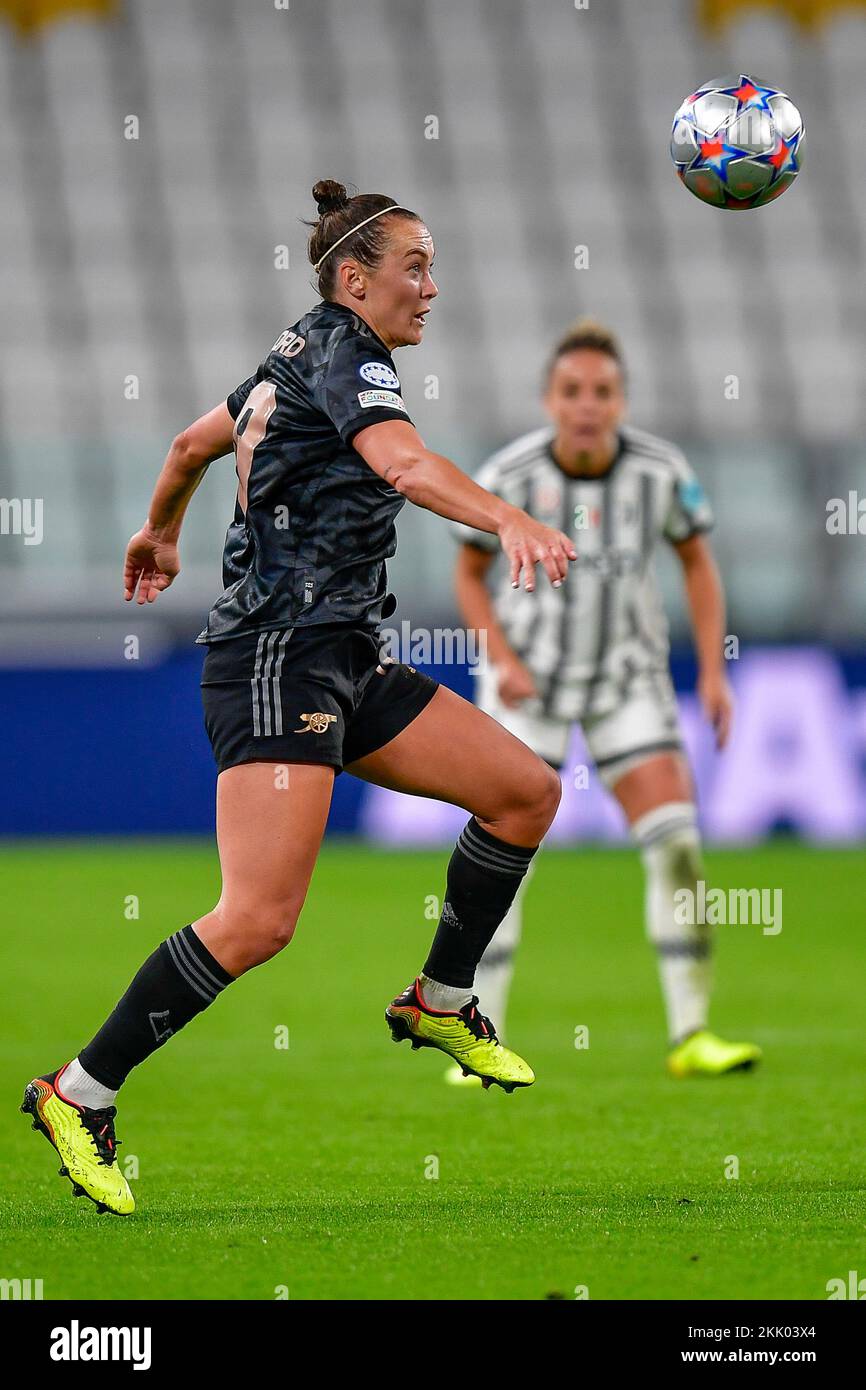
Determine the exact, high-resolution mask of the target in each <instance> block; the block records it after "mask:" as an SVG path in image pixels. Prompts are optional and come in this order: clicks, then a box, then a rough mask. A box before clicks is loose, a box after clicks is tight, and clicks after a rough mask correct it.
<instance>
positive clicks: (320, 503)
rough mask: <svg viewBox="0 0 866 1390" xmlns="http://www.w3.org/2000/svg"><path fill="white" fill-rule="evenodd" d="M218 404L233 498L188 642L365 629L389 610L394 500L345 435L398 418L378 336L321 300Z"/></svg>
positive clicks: (392, 379)
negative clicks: (231, 464)
mask: <svg viewBox="0 0 866 1390" xmlns="http://www.w3.org/2000/svg"><path fill="white" fill-rule="evenodd" d="M226 404H227V406H228V409H229V413H230V414H231V416H232V418H233V419H234V420H235V432H234V433H235V456H236V466H237V474H238V496H237V503H236V505H235V514H234V520H233V521H232V523H231V525H230V526H229V528H228V531H227V533H226V541H225V550H224V553H223V583H224V584H225V592H224V593H223V595H222V597H221V598H219V599H218V600H217V602H216V603H215V604H214V607H213V608H212V610H211V612H210V615H209V617H208V622H207V627H206V628H205V630H204V632H202V633H200V634H199V636H198V638H197V641H199V642H219V641H224V640H225V639H227V638H230V637H236V636H239V635H240V634H242V633H249V632H264V631H267V630H269V629H273V628H284V627H302V626H303V627H306V626H310V625H312V624H317V623H353V624H357V625H360V626H364V627H370V628H373V627H375V626H376V625H377V624H378V622H379V621H380V620H381V618H382V617H387V616H388V612H389V607H387V606H386V608H385V611H384V612H383V603H384V601H385V598H386V595H387V576H386V567H385V562H386V560H387V559H388V558H389V557H390V556H391V555H393V554H394V552H395V550H396V548H397V534H396V530H395V528H394V521H395V518H396V516H397V513H398V512H399V511H400V508H401V507H402V506H403V503H404V501H405V498H404V497H402V496H401V495H400V493H399V492H397V491H396V490H395V489H394V488H393V487H391V485H390V483H386V482H385V481H384V479H383V478H380V477H379V476H378V474H376V473H374V472H373V470H372V468H370V467H369V465H368V464H366V463H365V462H364V460H363V459H362V457H361V455H360V454H359V453H357V451H356V450H355V449H353V448H352V440H353V438H354V436H355V435H356V434H357V432H358V431H359V430H361V429H364V428H365V426H367V425H374V424H377V423H378V422H379V421H382V420H408V419H409V415H408V413H407V410H406V407H405V405H404V404H403V400H402V398H401V396H400V381H399V379H398V377H397V373H396V372H395V370H394V363H393V362H392V360H391V354H390V353H389V351H388V349H387V348H386V347H385V345H384V343H383V342H382V341H381V339H380V338H378V337H377V336H376V334H375V333H374V332H373V330H372V329H371V328H370V327H369V325H368V324H366V323H365V322H364V320H363V319H361V318H359V317H358V315H357V314H355V313H353V312H352V310H351V309H348V308H346V307H345V306H344V305H342V304H331V303H328V302H327V301H324V300H322V301H320V303H318V304H317V305H316V306H315V307H314V308H313V309H311V310H310V312H309V313H308V314H305V315H304V317H303V318H302V319H299V320H298V322H297V323H296V324H294V325H293V326H292V327H291V328H288V329H286V331H285V332H284V333H283V334H281V336H280V337H279V338H278V339H277V341H276V343H274V346H273V347H272V348H271V351H270V352H269V353H268V355H267V357H266V358H265V360H264V361H263V362H262V364H261V366H260V367H259V369H258V371H257V372H256V373H255V375H254V376H251V377H250V378H249V379H248V380H247V381H245V382H244V383H243V385H241V386H239V387H238V388H237V390H236V391H233V392H232V394H231V395H230V396H229V398H228V401H227V402H226ZM389 602H390V604H393V600H390V601H389ZM390 611H393V608H391V609H390Z"/></svg>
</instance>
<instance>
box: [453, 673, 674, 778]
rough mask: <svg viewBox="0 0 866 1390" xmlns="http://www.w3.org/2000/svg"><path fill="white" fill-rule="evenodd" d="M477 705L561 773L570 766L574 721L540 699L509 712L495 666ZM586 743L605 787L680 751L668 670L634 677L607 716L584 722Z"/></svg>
mask: <svg viewBox="0 0 866 1390" xmlns="http://www.w3.org/2000/svg"><path fill="white" fill-rule="evenodd" d="M476 680H477V689H476V693H475V699H476V703H477V704H478V706H479V708H480V709H483V710H484V712H485V714H489V715H491V716H492V717H493V718H494V719H495V720H497V721H498V723H500V724H501V725H502V726H503V728H505V729H507V730H508V732H509V733H511V734H514V735H515V737H516V738H519V739H520V740H521V741H522V742H523V743H525V744H527V745H528V747H530V748H531V749H532V750H533V752H535V753H537V754H538V756H539V757H540V758H544V760H545V762H548V763H550V764H551V766H553V767H555V768H557V769H559V768H561V767H562V765H563V763H564V762H565V758H566V754H567V753H568V745H569V742H570V739H571V730H572V721H571V720H568V719H558V718H555V717H554V716H552V715H549V714H545V713H544V712H543V710H542V709H541V701H540V700H538V699H534V700H526V701H524V703H523V704H522V705H520V706H519V707H518V708H517V709H509V708H508V707H507V706H506V705H504V704H503V703H502V701H501V700H500V698H499V694H498V692H497V672H496V668H495V667H494V666H493V665H490V666H488V667H487V669H486V670H482V671H481V672H479V674H478V676H477V677H476ZM581 729H582V731H583V737H584V742H585V743H586V746H587V748H588V749H589V753H590V756H591V757H592V759H593V762H594V763H595V765H596V768H597V769H598V775H599V777H600V778H601V780H602V782H604V784H605V786H606V787H613V785H614V784H615V783H616V782H618V781H619V779H620V778H621V777H622V776H624V774H625V773H626V772H630V771H631V770H632V768H634V767H637V766H638V765H639V764H640V763H642V762H645V761H646V759H647V758H652V757H655V756H656V754H658V753H664V752H681V751H682V746H683V743H682V735H681V733H680V721H679V713H678V711H677V701H676V695H675V694H674V688H673V685H672V683H671V678H670V676H669V675H668V673H667V672H666V671H664V672H663V671H649V672H645V673H643V674H641V675H638V676H635V677H634V679H633V681H632V683H631V686H630V688H629V690H628V693H627V695H626V697H625V699H624V700H623V701H622V702H621V703H620V704H618V705H616V706H615V707H614V708H613V709H612V710H610V711H608V712H607V713H606V714H598V715H593V716H591V717H590V718H588V719H585V720H583V721H581Z"/></svg>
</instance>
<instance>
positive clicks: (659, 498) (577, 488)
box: [453, 425, 712, 719]
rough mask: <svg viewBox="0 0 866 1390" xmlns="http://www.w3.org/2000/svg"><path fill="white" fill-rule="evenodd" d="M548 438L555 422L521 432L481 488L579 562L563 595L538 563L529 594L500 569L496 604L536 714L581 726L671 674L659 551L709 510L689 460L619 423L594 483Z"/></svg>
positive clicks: (707, 519)
mask: <svg viewBox="0 0 866 1390" xmlns="http://www.w3.org/2000/svg"><path fill="white" fill-rule="evenodd" d="M553 437H554V429H553V427H552V426H548V427H546V428H544V429H540V430H535V431H533V432H532V433H531V434H527V435H523V436H522V437H521V438H520V439H518V440H516V441H515V442H514V443H513V444H510V445H508V446H507V447H506V448H504V449H501V450H499V452H498V453H496V454H494V455H493V456H492V457H491V458H490V459H488V460H487V462H486V463H485V464H484V465H483V466H482V468H481V470H480V472H479V473H478V474H477V481H478V482H479V483H480V484H481V486H482V487H485V488H487V489H488V491H490V492H493V493H495V494H496V495H497V496H498V497H501V498H502V499H503V500H504V501H506V502H510V503H512V504H513V505H515V506H517V507H521V508H523V510H524V511H526V512H528V513H529V515H530V516H533V517H535V518H536V519H537V520H538V521H543V522H545V523H546V524H547V525H548V526H556V527H557V528H558V529H559V530H561V531H564V532H565V533H566V534H567V535H570V536H572V537H573V539H574V544H575V548H576V550H577V552H578V558H577V560H575V561H573V562H572V563H571V564H570V565H569V570H568V578H567V580H566V582H565V583H564V584H563V585H562V587H561V588H559V589H554V588H553V587H552V585H551V584H550V583H549V581H548V580H547V577H546V576H545V575H544V573H543V571H542V569H541V568H540V567H538V569H537V579H536V588H535V591H534V592H533V593H527V592H526V591H525V589H524V588H523V587H522V584H521V587H520V588H519V589H512V587H511V580H510V576H509V574H508V571H507V569H505V570H504V573H503V575H502V579H501V582H500V584H499V586H498V588H497V591H496V596H495V609H496V614H497V617H498V619H499V622H500V623H501V625H502V628H503V631H504V633H505V635H506V637H507V639H508V642H509V644H510V645H511V646H512V647H513V648H514V650H515V651H516V652H517V654H518V656H519V657H520V658H521V660H522V661H523V662H525V664H526V665H527V667H528V668H529V670H530V671H531V672H532V675H533V677H534V679H535V682H536V685H537V686H538V689H539V694H540V696H541V698H542V706H543V710H544V712H545V713H546V714H549V715H551V716H553V717H557V718H563V719H581V718H585V717H588V716H590V715H595V714H604V713H606V712H607V711H609V710H611V709H613V708H615V707H616V706H617V704H619V703H620V701H621V700H623V699H624V698H625V697H626V696H627V694H628V690H629V686H630V684H631V682H632V680H633V679H634V677H635V676H636V675H638V674H639V673H641V672H645V671H654V670H660V669H665V668H666V667H667V661H668V651H669V642H668V626H667V619H666V617H665V613H664V608H663V606H662V601H661V594H660V591H659V588H658V584H657V581H656V577H655V573H654V566H653V554H654V551H655V547H656V544H657V543H658V541H659V540H660V539H661V538H663V537H664V538H665V539H667V540H668V541H671V542H674V543H676V542H679V541H684V540H687V539H688V538H689V537H690V536H694V535H696V534H698V533H699V532H701V531H707V530H709V529H710V527H711V526H712V513H711V511H710V507H709V503H708V502H707V499H706V497H705V495H704V492H703V489H702V488H701V485H700V483H699V482H698V479H697V477H696V476H695V474H694V472H693V471H692V469H691V467H690V466H689V464H688V462H687V460H686V458H685V456H684V455H683V454H682V453H681V451H680V450H679V449H678V448H677V447H676V445H674V444H671V443H669V442H668V441H667V440H665V439H658V438H657V437H656V436H655V435H651V434H647V433H645V432H644V431H643V430H638V429H634V428H633V427H632V426H627V425H624V426H622V427H621V428H620V431H619V441H618V450H617V453H616V455H615V457H614V460H613V462H612V463H611V465H610V467H609V469H608V470H607V472H606V473H604V474H603V475H601V476H600V477H592V478H590V477H572V476H571V475H569V474H567V473H565V472H564V471H563V469H562V468H560V466H559V464H558V463H557V462H556V460H555V459H554V457H553V453H552V451H551V441H552V440H553ZM453 529H454V532H455V534H456V536H457V538H458V539H459V540H460V541H462V542H464V543H469V544H471V545H477V546H481V547H482V548H483V549H485V550H490V551H496V550H498V549H499V541H498V539H497V538H496V536H493V535H490V534H489V533H488V532H486V531H476V530H475V529H474V528H472V527H469V526H464V525H462V524H458V523H455V524H454V526H453Z"/></svg>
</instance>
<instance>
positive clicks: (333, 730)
mask: <svg viewBox="0 0 866 1390" xmlns="http://www.w3.org/2000/svg"><path fill="white" fill-rule="evenodd" d="M381 646H382V639H381V637H380V636H379V634H378V633H376V632H373V631H370V630H369V629H366V628H359V627H352V626H349V625H342V626H335V625H333V624H327V625H325V624H321V625H318V626H317V625H311V626H310V627H301V628H294V629H292V628H282V629H275V630H274V631H271V632H253V633H249V634H247V635H244V636H242V637H233V638H230V639H229V640H228V641H225V642H211V643H209V644H208V650H207V656H206V657H205V659H204V666H203V668H202V678H201V689H202V703H203V705H204V718H205V728H206V729H207V735H208V738H209V739H210V743H211V747H212V749H213V753H214V757H215V759H216V763H217V767H218V768H219V770H220V772H224V771H225V770H226V768H229V767H236V766H237V765H238V764H239V763H250V762H293V763H297V762H301V763H323V764H325V765H327V766H329V767H334V768H336V769H337V771H338V773H339V772H341V771H342V769H343V767H344V766H345V765H346V764H347V763H351V762H354V761H355V760H356V759H357V758H363V757H365V756H366V754H367V753H372V752H374V751H375V749H377V748H381V747H382V746H383V744H385V743H389V742H390V741H391V739H392V738H396V736H397V734H399V733H401V732H402V730H403V729H405V728H406V726H407V724H411V722H412V720H413V719H414V718H415V717H416V715H418V714H420V713H421V711H422V709H424V707H425V706H426V705H427V704H429V702H430V700H431V699H432V698H433V696H434V695H435V694H436V691H437V690H438V688H439V682H438V681H436V680H434V679H433V678H432V676H427V675H424V674H423V673H422V672H421V671H416V670H415V668H414V666H405V665H403V664H402V663H401V662H397V661H389V660H387V659H380V655H379V653H380V648H381Z"/></svg>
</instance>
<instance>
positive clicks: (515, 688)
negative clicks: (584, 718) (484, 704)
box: [454, 544, 537, 709]
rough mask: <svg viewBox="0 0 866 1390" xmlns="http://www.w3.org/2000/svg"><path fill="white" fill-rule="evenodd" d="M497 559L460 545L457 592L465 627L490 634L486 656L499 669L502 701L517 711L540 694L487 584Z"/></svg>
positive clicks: (499, 688)
mask: <svg viewBox="0 0 866 1390" xmlns="http://www.w3.org/2000/svg"><path fill="white" fill-rule="evenodd" d="M495 558H496V557H495V555H494V554H493V552H492V551H489V550H482V549H481V547H480V546H478V545H472V544H464V545H461V546H460V547H459V549H458V552H457V567H456V570H455V574H454V590H455V593H456V595H457V606H458V608H459V609H460V614H461V616H462V618H463V621H464V622H465V624H466V627H467V628H469V629H472V630H474V631H475V632H486V633H487V653H488V655H489V657H490V661H491V663H492V664H493V665H494V666H495V667H496V671H497V686H498V690H499V696H500V699H501V700H502V702H503V704H505V705H507V706H508V707H509V708H510V709H514V708H515V707H516V706H517V705H519V704H520V703H521V702H522V701H523V700H526V699H529V698H530V697H531V696H533V695H536V694H537V691H536V688H535V683H534V681H533V679H532V676H531V674H530V672H529V671H528V670H527V668H526V667H525V666H524V664H523V662H522V661H521V660H520V659H519V657H518V656H517V654H516V653H515V651H514V649H513V648H512V647H511V646H510V645H509V643H508V638H507V637H506V636H505V633H504V632H503V631H502V627H501V625H500V622H499V619H498V618H497V616H496V609H495V608H494V606H493V599H492V597H491V594H490V588H489V586H488V583H487V574H488V571H489V569H490V566H491V565H492V564H493V561H494V559H495Z"/></svg>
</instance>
